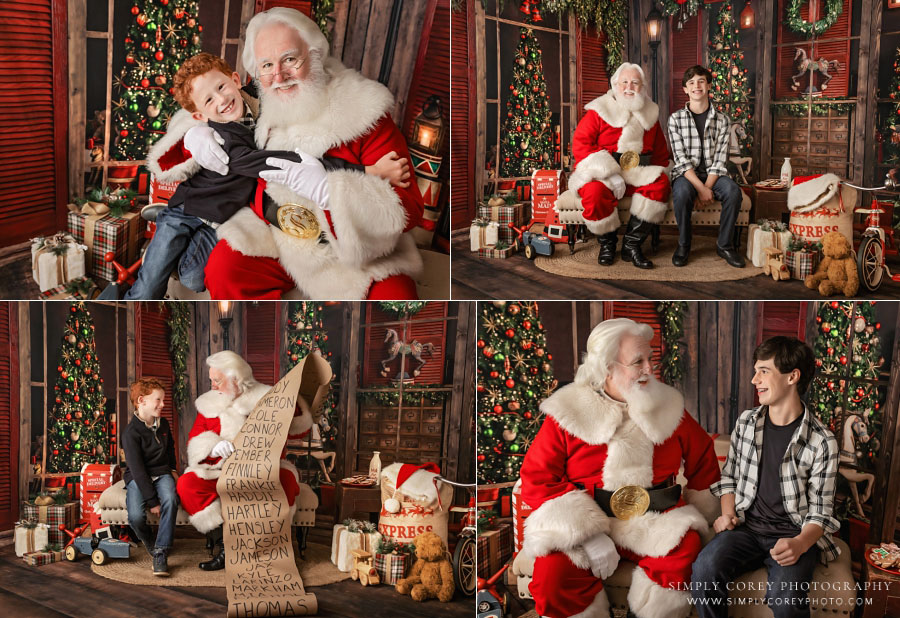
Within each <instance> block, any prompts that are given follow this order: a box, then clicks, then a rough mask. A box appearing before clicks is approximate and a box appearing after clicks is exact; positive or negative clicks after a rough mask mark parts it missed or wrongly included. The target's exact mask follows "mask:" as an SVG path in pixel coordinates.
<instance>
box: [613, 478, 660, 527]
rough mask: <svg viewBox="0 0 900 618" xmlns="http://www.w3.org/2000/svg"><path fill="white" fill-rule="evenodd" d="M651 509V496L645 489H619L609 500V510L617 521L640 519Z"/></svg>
mask: <svg viewBox="0 0 900 618" xmlns="http://www.w3.org/2000/svg"><path fill="white" fill-rule="evenodd" d="M648 508H650V494H648V493H647V490H646V489H644V488H643V487H638V486H637V485H626V486H625V487H620V488H619V489H617V490H616V491H615V492H614V493H613V495H612V497H610V499H609V510H611V511H612V512H613V515H615V516H616V518H617V519H631V518H632V517H639V516H640V515H643V514H644V513H646V512H647V509H648Z"/></svg>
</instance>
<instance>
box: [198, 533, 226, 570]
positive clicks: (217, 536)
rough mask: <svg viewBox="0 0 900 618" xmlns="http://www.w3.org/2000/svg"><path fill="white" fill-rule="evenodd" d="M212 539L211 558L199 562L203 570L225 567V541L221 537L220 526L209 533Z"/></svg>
mask: <svg viewBox="0 0 900 618" xmlns="http://www.w3.org/2000/svg"><path fill="white" fill-rule="evenodd" d="M209 534H210V535H211V536H212V539H213V558H212V560H207V561H206V562H201V563H200V568H201V569H202V570H204V571H221V570H222V569H224V568H225V541H224V539H223V538H222V526H219V527H218V528H216V529H215V530H212V531H210V533H209Z"/></svg>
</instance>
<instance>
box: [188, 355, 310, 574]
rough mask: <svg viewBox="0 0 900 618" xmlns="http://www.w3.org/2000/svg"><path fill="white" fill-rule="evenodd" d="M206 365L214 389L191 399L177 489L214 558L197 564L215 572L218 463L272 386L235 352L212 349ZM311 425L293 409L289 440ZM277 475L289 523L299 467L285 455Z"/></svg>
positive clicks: (219, 560) (219, 558) (218, 561)
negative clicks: (185, 459) (193, 410)
mask: <svg viewBox="0 0 900 618" xmlns="http://www.w3.org/2000/svg"><path fill="white" fill-rule="evenodd" d="M206 364H207V365H208V366H209V380H210V382H211V383H212V390H211V391H209V392H208V393H204V394H203V395H200V397H198V398H197V399H196V401H195V402H194V404H195V406H196V408H197V418H196V420H195V421H194V426H193V427H192V428H191V432H190V434H188V443H187V456H188V465H187V468H186V469H185V472H184V474H182V475H181V477H180V478H179V479H178V483H177V485H176V491H177V492H178V498H179V500H180V501H181V506H182V507H183V508H184V510H185V511H186V512H187V513H188V516H189V517H190V520H191V524H193V526H194V527H195V528H196V529H197V530H199V531H200V532H203V533H204V534H206V535H207V545H208V546H209V547H210V548H211V549H212V550H213V558H212V559H211V560H209V561H207V562H201V563H200V568H201V569H203V570H204V571H217V570H219V569H222V568H224V567H225V548H224V544H223V539H222V524H223V523H224V520H223V519H222V502H221V500H220V499H219V494H218V493H217V492H216V481H217V479H218V478H219V475H220V474H221V472H222V464H223V463H224V462H225V460H226V459H227V458H228V456H229V455H231V453H233V452H234V444H233V440H234V439H235V438H236V437H237V434H238V432H239V431H240V430H241V427H242V426H243V425H244V421H245V420H246V419H247V415H248V414H249V413H250V412H251V411H252V410H253V408H254V407H255V406H256V404H257V403H258V402H259V400H260V399H262V397H263V395H265V394H266V393H267V392H268V391H269V389H270V388H271V387H270V386H266V385H265V384H260V383H259V382H257V381H256V380H254V379H253V370H252V369H251V368H250V365H248V364H247V362H246V361H245V360H244V359H243V358H241V357H240V356H238V355H237V354H235V353H234V352H230V351H228V350H226V351H223V352H216V353H215V354H212V355H211V356H209V357H208V358H207V359H206ZM312 424H313V418H312V415H311V414H309V413H302V414H297V413H295V416H294V418H293V420H292V421H291V426H290V429H289V432H288V433H289V435H288V439H300V438H302V437H303V436H304V435H306V434H307V433H308V432H309V430H310V428H311V427H312ZM279 479H280V480H281V485H282V487H283V488H284V493H285V495H286V496H287V501H288V504H289V505H290V509H291V511H290V517H289V521H290V520H291V519H293V515H294V511H295V510H296V505H295V498H296V497H297V494H298V493H299V492H300V484H299V477H298V475H297V469H296V468H295V467H294V466H293V465H292V464H290V463H289V462H287V461H285V460H284V459H282V460H281V470H280V473H279Z"/></svg>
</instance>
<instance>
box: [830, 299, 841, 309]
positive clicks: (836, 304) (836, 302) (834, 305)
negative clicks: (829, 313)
mask: <svg viewBox="0 0 900 618" xmlns="http://www.w3.org/2000/svg"><path fill="white" fill-rule="evenodd" d="M839 306H840V303H838V301H836V300H833V301H831V308H832V309H837V308H838V307H839Z"/></svg>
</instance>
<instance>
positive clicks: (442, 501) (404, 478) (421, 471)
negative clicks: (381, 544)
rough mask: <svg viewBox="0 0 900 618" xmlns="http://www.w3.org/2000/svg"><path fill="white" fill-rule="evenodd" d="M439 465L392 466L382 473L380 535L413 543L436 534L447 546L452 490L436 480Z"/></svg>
mask: <svg viewBox="0 0 900 618" xmlns="http://www.w3.org/2000/svg"><path fill="white" fill-rule="evenodd" d="M439 473H440V470H439V469H438V467H437V464H434V463H426V464H423V465H421V466H415V465H412V464H401V463H395V464H391V465H390V466H388V467H387V468H385V469H384V470H382V471H381V515H380V516H379V518H378V531H379V532H380V533H381V534H382V535H383V536H385V537H387V538H390V539H392V540H394V541H397V542H398V543H412V542H413V540H414V539H415V538H416V537H417V536H419V535H420V534H422V533H423V532H434V533H435V534H437V535H438V536H439V537H441V539H442V540H443V541H444V543H445V544H446V543H447V520H448V519H449V516H450V502H451V501H452V500H453V487H452V486H450V485H448V484H447V483H439V484H438V486H439V487H440V493H438V491H437V490H436V489H435V486H434V480H433V479H434V477H436V476H438V474H439Z"/></svg>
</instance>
